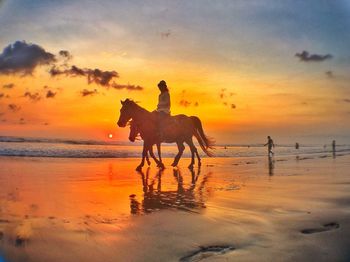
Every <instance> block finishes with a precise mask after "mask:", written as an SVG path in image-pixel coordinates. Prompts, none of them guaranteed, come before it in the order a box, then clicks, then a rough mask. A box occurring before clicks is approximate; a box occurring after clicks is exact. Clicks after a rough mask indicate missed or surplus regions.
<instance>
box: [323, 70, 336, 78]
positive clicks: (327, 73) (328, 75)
mask: <svg viewBox="0 0 350 262" xmlns="http://www.w3.org/2000/svg"><path fill="white" fill-rule="evenodd" d="M325 74H326V76H327V77H328V78H334V77H335V76H334V74H333V71H327V72H325Z"/></svg>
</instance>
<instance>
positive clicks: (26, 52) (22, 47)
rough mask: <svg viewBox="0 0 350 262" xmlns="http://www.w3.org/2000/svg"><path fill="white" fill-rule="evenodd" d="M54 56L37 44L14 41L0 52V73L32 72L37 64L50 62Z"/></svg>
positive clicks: (25, 73) (52, 61) (24, 73)
mask: <svg viewBox="0 0 350 262" xmlns="http://www.w3.org/2000/svg"><path fill="white" fill-rule="evenodd" d="M55 61H56V59H55V56H54V55H53V54H51V53H49V52H46V51H45V49H44V48H42V47H41V46H39V45H36V44H31V43H26V42H25V41H16V42H15V43H13V44H10V45H8V46H7V47H5V48H4V50H3V51H2V53H1V54H0V74H17V73H22V74H23V75H27V74H32V73H33V71H34V70H35V68H36V67H37V66H40V65H48V64H52V63H54V62H55Z"/></svg>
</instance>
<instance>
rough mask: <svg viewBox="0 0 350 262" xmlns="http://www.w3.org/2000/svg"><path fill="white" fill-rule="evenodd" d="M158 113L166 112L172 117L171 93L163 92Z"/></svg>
mask: <svg viewBox="0 0 350 262" xmlns="http://www.w3.org/2000/svg"><path fill="white" fill-rule="evenodd" d="M157 112H164V113H167V114H169V115H170V95H169V92H167V91H166V92H162V93H160V95H159V96H158V105H157Z"/></svg>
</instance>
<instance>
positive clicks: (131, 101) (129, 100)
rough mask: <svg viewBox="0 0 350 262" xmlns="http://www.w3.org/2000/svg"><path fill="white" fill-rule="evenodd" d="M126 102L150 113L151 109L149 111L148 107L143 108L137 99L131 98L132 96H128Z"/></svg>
mask: <svg viewBox="0 0 350 262" xmlns="http://www.w3.org/2000/svg"><path fill="white" fill-rule="evenodd" d="M124 102H126V103H128V104H130V105H131V106H133V107H136V108H137V109H139V110H142V111H146V112H148V113H149V111H148V110H147V109H145V108H143V107H142V106H140V105H139V104H138V102H136V101H134V100H132V99H130V98H127V99H126V100H125V101H124Z"/></svg>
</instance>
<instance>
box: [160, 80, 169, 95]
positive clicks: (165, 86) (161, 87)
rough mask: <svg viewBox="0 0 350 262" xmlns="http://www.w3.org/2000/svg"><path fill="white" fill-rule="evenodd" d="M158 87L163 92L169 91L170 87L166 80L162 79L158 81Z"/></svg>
mask: <svg viewBox="0 0 350 262" xmlns="http://www.w3.org/2000/svg"><path fill="white" fill-rule="evenodd" d="M158 88H159V90H160V91H161V92H165V91H169V90H168V87H167V85H166V82H165V81H164V80H162V81H160V82H159V83H158Z"/></svg>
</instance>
